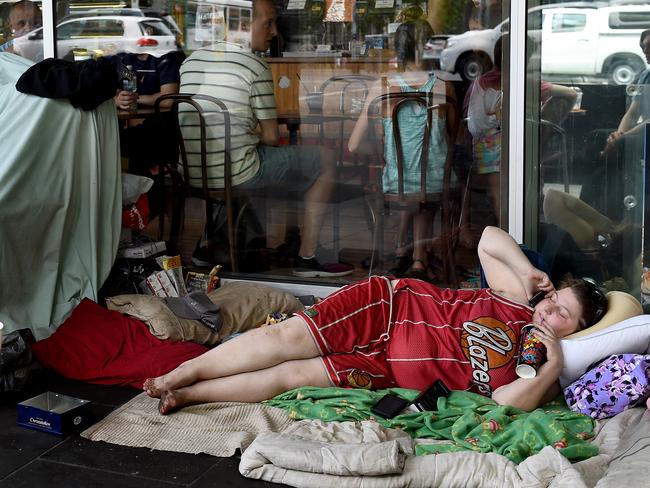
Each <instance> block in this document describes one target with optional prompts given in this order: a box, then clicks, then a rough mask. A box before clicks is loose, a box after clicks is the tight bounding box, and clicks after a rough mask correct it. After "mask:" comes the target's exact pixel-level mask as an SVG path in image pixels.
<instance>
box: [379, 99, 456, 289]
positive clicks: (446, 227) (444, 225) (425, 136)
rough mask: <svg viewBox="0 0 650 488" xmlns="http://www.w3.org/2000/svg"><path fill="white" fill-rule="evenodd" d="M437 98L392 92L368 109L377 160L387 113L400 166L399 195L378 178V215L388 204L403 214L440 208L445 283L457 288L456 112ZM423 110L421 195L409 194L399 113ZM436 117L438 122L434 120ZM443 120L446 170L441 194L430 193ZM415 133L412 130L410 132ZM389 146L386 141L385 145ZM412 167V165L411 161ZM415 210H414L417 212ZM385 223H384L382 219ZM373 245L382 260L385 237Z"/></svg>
mask: <svg viewBox="0 0 650 488" xmlns="http://www.w3.org/2000/svg"><path fill="white" fill-rule="evenodd" d="M433 99H434V94H433V93H432V92H390V93H385V94H382V95H379V96H378V97H376V98H375V99H374V100H372V101H371V102H370V104H369V105H368V120H369V123H370V124H371V125H374V126H375V127H374V129H375V130H370V134H371V137H372V138H374V141H373V147H374V148H375V149H376V150H377V151H381V154H378V156H377V160H379V161H382V160H384V144H381V142H380V141H378V140H377V132H378V131H377V130H376V125H377V124H378V123H380V122H381V120H382V117H383V114H384V113H386V112H388V113H389V114H390V119H391V122H392V126H393V127H392V129H393V140H392V143H393V144H394V146H395V156H396V157H395V160H396V165H397V179H398V181H397V193H386V192H385V191H384V189H383V179H382V177H381V176H380V173H379V172H378V174H377V183H376V185H377V195H378V200H379V201H378V202H377V205H378V215H380V217H381V212H382V208H383V207H384V206H385V204H386V203H396V204H397V206H398V207H399V208H401V209H403V210H410V211H413V210H416V211H420V210H421V209H422V208H424V207H432V206H435V207H440V208H441V218H440V222H441V237H442V249H441V254H442V261H443V273H444V279H445V280H446V282H447V283H451V284H453V285H454V286H457V284H458V277H457V275H456V269H455V268H456V265H455V260H454V248H455V244H454V238H453V232H452V220H453V215H452V211H451V208H452V200H453V197H452V193H451V185H452V166H453V148H454V145H453V142H452V137H451V134H455V123H456V117H455V108H454V105H452V104H451V103H449V102H445V103H439V104H434V103H433ZM414 104H416V106H418V107H420V108H421V110H422V111H423V112H421V113H424V114H425V117H424V119H425V123H424V127H423V128H422V144H421V151H420V154H419V160H418V162H417V166H416V168H417V169H416V171H419V175H420V181H419V191H417V192H413V193H411V192H407V190H408V189H407V188H405V166H406V161H405V152H404V147H403V143H402V140H403V131H405V130H407V128H404V127H400V117H399V115H400V112H401V111H402V110H404V109H405V108H407V107H413V105H414ZM434 117H435V119H434ZM439 118H442V119H443V121H444V123H443V124H442V127H443V131H442V132H443V133H442V135H443V138H444V141H445V143H446V146H447V147H446V152H445V155H444V168H443V178H442V186H441V190H440V191H429V188H428V187H427V183H428V178H427V174H428V171H429V164H428V163H429V146H430V144H431V134H432V128H433V124H434V123H436V124H437V123H438V119H439ZM408 129H410V130H412V128H408ZM385 142H386V141H385ZM409 163H412V161H409ZM414 207H415V208H414ZM382 222H383V219H382ZM378 232H383V223H382V224H381V226H380V228H379V230H378ZM373 240H374V241H377V240H378V242H379V244H380V248H379V254H380V256H383V251H384V246H383V237H379V238H374V239H373Z"/></svg>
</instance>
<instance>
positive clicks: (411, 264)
mask: <svg viewBox="0 0 650 488" xmlns="http://www.w3.org/2000/svg"><path fill="white" fill-rule="evenodd" d="M422 25H423V24H422V23H405V24H402V25H401V26H400V27H399V28H398V29H397V31H396V33H395V51H396V53H397V61H398V66H399V68H400V72H399V74H395V75H392V76H390V77H389V78H388V79H387V80H386V82H387V84H388V88H386V87H385V86H384V85H383V83H382V81H379V82H377V83H376V84H375V85H374V86H372V87H371V89H370V93H369V95H368V97H367V99H366V104H365V107H364V109H363V111H362V113H361V115H360V117H359V119H358V120H357V123H356V125H355V127H354V129H353V131H352V135H351V136H350V140H349V142H348V149H349V150H350V151H351V152H355V151H358V150H360V148H361V146H362V144H363V142H364V140H366V139H367V137H366V132H367V131H368V126H369V124H368V108H369V107H370V104H371V103H372V101H373V100H374V99H375V98H376V97H378V96H380V95H382V94H383V93H385V90H386V89H387V90H388V91H389V92H396V93H398V92H429V91H430V92H432V93H433V96H434V100H433V103H434V104H436V103H444V102H445V101H447V100H450V99H451V100H455V98H456V97H455V93H454V89H453V85H452V84H451V83H448V82H445V81H443V80H439V79H438V78H437V77H436V76H435V75H434V74H433V72H429V71H426V70H425V69H424V66H423V63H422V62H421V60H422V47H423V42H424V41H426V39H427V38H428V37H429V36H428V35H427V34H424V35H423V34H422V33H420V32H419V30H420V29H421V28H422V27H421V26H422ZM426 26H428V27H429V30H431V27H430V26H429V25H428V24H426ZM425 29H426V27H425ZM418 39H420V40H423V41H421V42H418ZM419 107H420V106H419V105H416V104H415V102H413V103H412V107H406V108H404V109H402V110H401V111H400V113H399V119H398V120H399V124H400V132H401V139H402V151H403V156H404V193H418V192H419V191H420V178H421V173H420V167H419V160H420V155H421V151H422V145H423V140H422V134H423V130H424V125H425V124H426V120H427V115H426V111H424V110H422V111H419V110H418V108H419ZM440 115H442V114H440ZM435 117H437V115H436V114H434V118H435ZM452 125H453V122H452ZM382 127H383V132H384V134H383V138H384V160H385V162H386V165H385V166H384V170H383V175H382V184H383V189H384V192H386V193H397V191H398V189H397V187H398V176H397V155H396V147H395V144H394V142H393V124H392V120H391V117H390V108H389V109H387V111H386V112H385V113H383V114H382ZM446 156H447V143H446V141H445V136H444V122H443V121H442V119H439V120H438V122H437V123H435V124H433V127H432V128H431V140H430V141H429V157H428V168H427V191H429V192H439V191H440V192H441V191H442V179H443V172H444V165H445V159H446ZM434 214H435V210H434V209H430V208H418V209H415V210H401V211H400V223H399V229H398V232H397V236H396V240H397V242H396V243H395V256H396V262H395V266H394V268H393V269H391V273H393V274H395V275H397V276H402V277H411V278H419V279H424V280H430V281H436V280H437V277H436V276H435V273H434V271H433V269H431V268H430V266H429V259H428V255H427V254H428V251H429V247H430V244H431V239H432V235H431V233H432V226H433V218H434ZM411 225H412V229H413V230H412V234H413V242H412V244H411V243H409V242H408V235H409V233H410V226H411ZM411 245H412V252H408V251H409V248H410V247H411Z"/></svg>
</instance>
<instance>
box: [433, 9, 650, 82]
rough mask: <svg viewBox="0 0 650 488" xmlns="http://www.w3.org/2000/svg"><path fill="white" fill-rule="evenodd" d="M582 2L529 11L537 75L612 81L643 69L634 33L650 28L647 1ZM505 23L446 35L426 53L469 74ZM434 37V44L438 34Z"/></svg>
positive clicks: (629, 78) (490, 48)
mask: <svg viewBox="0 0 650 488" xmlns="http://www.w3.org/2000/svg"><path fill="white" fill-rule="evenodd" d="M560 5H561V4H560ZM566 5H568V4H566ZM583 5H584V6H580V7H577V6H576V7H568V6H563V7H562V6H559V7H555V6H544V7H543V8H540V7H537V8H536V9H531V10H530V11H529V14H528V24H529V26H540V25H541V31H539V30H537V29H535V30H532V31H531V30H530V29H529V34H531V35H532V36H533V37H535V38H536V39H540V38H541V42H542V44H541V50H542V52H541V63H542V74H549V75H568V76H573V75H575V76H596V77H605V78H608V79H609V80H610V82H611V83H613V84H616V85H627V84H629V83H631V82H632V81H633V80H634V78H635V77H636V75H637V74H638V73H639V72H640V71H641V70H643V69H644V68H646V62H645V56H644V55H643V51H641V48H640V46H639V37H640V35H641V32H643V30H644V29H649V28H650V5H647V4H623V3H621V4H620V5H619V4H617V5H611V6H603V5H602V4H598V3H597V2H594V4H593V5H589V4H584V2H583ZM540 15H541V19H540V18H539V16H540ZM508 22H509V21H508V20H506V21H504V22H502V23H501V24H499V25H498V26H496V27H495V28H494V29H486V30H480V31H468V32H465V33H463V34H460V35H457V36H450V37H448V38H447V39H446V40H445V41H444V45H443V49H442V50H440V52H439V55H436V54H433V55H432V56H431V57H432V58H433V59H434V60H437V61H439V63H440V68H441V69H443V70H445V71H450V72H452V73H460V75H461V76H462V77H463V78H464V79H474V78H476V77H477V76H478V75H479V74H480V72H481V69H482V67H484V66H485V64H486V63H485V61H486V60H487V59H488V58H489V59H492V60H493V59H494V43H495V42H496V40H497V39H498V38H499V36H500V35H501V34H502V33H503V32H507V31H508V30H509V23H508ZM436 37H437V38H438V39H436V40H437V43H438V45H439V44H440V41H441V39H439V38H440V36H436ZM438 56H439V57H438Z"/></svg>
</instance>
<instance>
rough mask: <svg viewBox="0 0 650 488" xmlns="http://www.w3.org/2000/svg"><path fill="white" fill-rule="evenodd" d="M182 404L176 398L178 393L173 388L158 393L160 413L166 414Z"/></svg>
mask: <svg viewBox="0 0 650 488" xmlns="http://www.w3.org/2000/svg"><path fill="white" fill-rule="evenodd" d="M182 406H183V404H182V402H181V401H180V399H179V398H178V394H177V393H176V392H175V391H174V390H169V391H163V392H162V394H161V395H160V401H159V402H158V411H159V412H160V414H161V415H167V414H168V413H172V412H175V411H176V410H178V409H179V408H181V407H182Z"/></svg>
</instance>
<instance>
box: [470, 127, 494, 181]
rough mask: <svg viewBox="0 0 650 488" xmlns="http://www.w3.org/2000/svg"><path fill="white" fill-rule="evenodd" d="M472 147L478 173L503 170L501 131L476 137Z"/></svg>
mask: <svg viewBox="0 0 650 488" xmlns="http://www.w3.org/2000/svg"><path fill="white" fill-rule="evenodd" d="M472 149H473V156H474V167H475V168H476V174H479V175H484V174H488V173H497V172H499V171H500V170H501V131H498V132H493V133H490V134H485V135H482V136H480V137H475V138H474V140H473V141H472Z"/></svg>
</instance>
